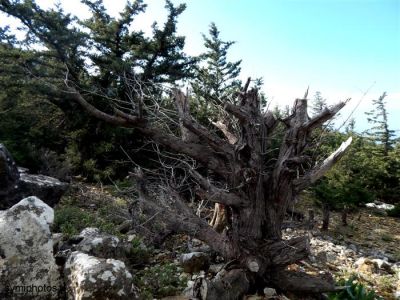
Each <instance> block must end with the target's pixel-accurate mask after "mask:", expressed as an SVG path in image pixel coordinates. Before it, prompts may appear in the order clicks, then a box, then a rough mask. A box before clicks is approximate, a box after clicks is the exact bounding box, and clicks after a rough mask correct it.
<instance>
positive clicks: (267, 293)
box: [264, 287, 277, 299]
mask: <svg viewBox="0 0 400 300" xmlns="http://www.w3.org/2000/svg"><path fill="white" fill-rule="evenodd" d="M264 295H265V297H266V298H267V299H269V298H272V297H275V296H277V293H276V290H275V289H273V288H269V287H266V288H264Z"/></svg>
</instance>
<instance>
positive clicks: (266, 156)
mask: <svg viewBox="0 0 400 300" xmlns="http://www.w3.org/2000/svg"><path fill="white" fill-rule="evenodd" d="M249 82H250V81H248V82H247V83H246V85H245V87H244V88H243V90H242V91H241V92H240V93H239V94H238V98H239V99H238V100H239V101H238V105H234V104H232V103H225V105H224V107H223V109H224V110H225V111H226V112H227V113H228V114H230V115H231V116H233V117H234V118H236V120H237V122H238V128H239V130H237V131H236V132H233V133H231V132H228V131H227V130H226V126H225V128H224V127H223V126H220V130H221V131H222V132H223V133H224V136H225V138H221V137H220V136H218V135H216V134H215V133H213V132H212V131H210V130H208V129H207V128H206V127H204V126H203V125H201V124H200V123H199V122H197V121H196V120H195V119H194V118H193V117H192V116H191V115H190V111H189V109H188V108H189V106H188V104H187V103H188V97H187V96H185V95H183V94H182V92H180V91H178V90H174V91H173V97H174V98H175V102H176V104H177V111H178V115H179V118H180V126H181V132H182V137H179V136H175V135H173V134H171V133H169V132H167V131H163V129H162V127H160V126H157V125H154V124H152V123H151V122H147V121H146V120H145V119H143V117H142V116H141V115H135V114H134V113H133V112H131V111H130V112H129V114H128V113H127V112H124V111H122V110H120V108H118V109H115V113H114V115H111V114H105V113H104V112H102V111H99V110H98V109H97V108H95V107H93V106H92V105H91V104H90V103H88V102H87V101H86V100H85V99H84V98H83V97H82V95H81V94H80V93H79V92H78V91H77V90H75V89H74V88H69V91H70V92H71V93H72V95H74V98H75V100H76V101H77V102H79V103H80V104H81V105H82V106H83V107H84V108H86V109H87V110H88V111H89V112H90V113H91V114H92V115H93V116H96V117H98V118H100V119H103V120H104V121H106V122H109V123H112V124H115V125H118V126H124V127H136V128H137V130H138V131H139V132H141V133H142V134H143V135H146V136H148V137H149V138H151V139H153V140H154V141H155V142H156V143H159V144H161V145H163V146H165V147H167V148H169V149H170V150H172V151H174V152H176V153H180V154H184V155H186V156H188V157H190V158H191V160H192V161H196V162H197V164H199V165H201V166H202V167H203V168H206V169H208V170H209V171H212V173H213V174H215V176H213V179H211V178H207V177H205V176H203V175H202V174H201V172H200V171H199V170H197V169H195V168H190V167H188V168H189V170H188V171H189V173H190V175H191V176H192V178H193V179H194V180H195V181H196V182H197V183H198V188H199V189H200V190H201V194H202V195H203V196H204V197H206V198H207V199H208V200H209V201H211V202H214V203H218V204H220V205H223V207H224V209H226V212H227V219H226V220H227V224H226V225H227V228H228V229H227V231H226V232H225V233H219V232H217V231H216V230H214V229H213V228H212V227H211V226H209V225H208V224H207V223H206V222H205V221H203V220H201V219H200V218H198V217H197V216H195V215H194V214H193V213H192V212H191V210H190V209H189V208H188V207H187V206H186V204H185V203H184V201H181V200H179V199H178V198H179V196H177V195H176V197H175V198H176V201H175V206H176V208H177V210H174V209H172V208H171V206H168V207H157V205H154V204H152V203H147V204H145V205H148V207H150V208H151V209H152V210H153V211H157V210H158V211H160V212H161V211H162V213H160V214H154V218H157V217H160V218H163V220H164V222H166V220H169V221H168V222H170V224H169V225H170V228H172V229H171V230H174V231H175V232H184V233H187V234H189V235H192V236H194V237H196V238H199V239H201V240H203V241H204V242H206V243H207V244H209V245H210V246H211V247H212V248H213V249H214V250H215V251H217V252H219V253H220V254H221V255H222V256H224V257H225V259H226V260H227V261H234V269H235V270H236V271H234V272H228V273H227V274H226V275H225V276H222V275H221V276H220V278H219V279H218V280H220V281H221V282H216V281H213V282H212V283H207V282H206V283H202V284H200V285H199V286H200V287H201V289H202V290H201V293H203V294H204V293H205V292H204V291H207V293H211V294H215V295H219V294H221V293H223V292H224V291H223V290H222V291H221V289H225V288H226V285H225V284H222V283H223V282H228V283H229V282H230V281H238V280H243V278H245V279H246V278H248V279H254V281H253V280H251V282H249V284H247V283H245V284H243V285H242V286H243V291H239V290H237V289H235V295H236V294H241V293H242V292H245V290H246V289H248V288H249V287H250V286H251V284H252V283H253V282H257V278H259V279H260V278H262V279H263V280H267V281H269V282H270V283H271V284H276V285H279V284H281V283H284V286H283V288H286V289H291V290H296V289H300V290H302V291H306V292H320V291H325V290H329V289H333V284H332V283H331V282H329V283H326V282H325V283H324V284H322V283H321V282H322V281H321V280H320V279H316V278H312V277H310V276H306V275H304V276H303V282H301V279H300V278H301V277H299V274H293V273H291V272H287V271H285V267H286V266H287V265H289V264H292V263H295V262H297V261H299V260H301V259H303V258H305V257H307V255H308V253H309V241H308V238H307V237H298V238H294V239H291V240H282V234H281V227H282V222H283V219H284V215H285V212H286V210H287V208H288V206H289V205H290V204H291V203H292V202H293V201H294V199H295V198H296V196H297V195H298V194H299V193H300V192H301V191H302V190H303V189H305V188H307V187H308V186H310V185H311V184H312V183H314V182H315V181H316V180H318V179H319V178H321V177H322V176H323V175H324V174H325V173H326V172H327V171H328V170H329V169H330V168H331V167H332V166H333V164H334V163H335V162H336V161H337V160H338V159H340V157H341V156H342V155H343V154H344V153H345V150H346V149H347V147H348V146H349V145H350V143H351V138H350V139H349V140H347V141H346V142H344V143H343V144H342V145H341V146H340V148H339V149H338V150H337V151H335V152H334V153H333V154H332V155H331V156H329V157H328V158H327V159H326V160H325V161H323V162H322V163H320V164H318V165H313V166H311V164H310V157H309V156H308V153H309V150H310V144H309V140H310V137H311V133H312V131H313V130H314V129H315V128H317V127H319V126H321V125H322V124H323V123H324V122H326V121H327V120H329V119H330V118H332V117H333V116H334V115H335V114H336V113H337V112H338V111H339V110H340V109H341V108H342V107H343V106H344V105H345V102H341V103H339V104H337V105H335V106H333V107H331V108H329V109H328V108H327V109H325V110H324V111H322V112H321V113H320V114H319V115H317V116H314V117H313V118H310V117H309V116H308V114H307V99H297V100H296V101H295V104H294V107H293V110H292V114H291V115H290V116H288V117H287V118H285V119H277V118H276V117H275V116H274V115H273V114H272V113H271V112H265V113H264V112H262V109H261V107H260V99H259V96H258V92H257V90H255V89H252V90H250V91H248V86H249ZM128 111H129V110H128ZM278 123H283V124H284V126H285V128H286V133H285V136H284V139H283V141H282V145H281V146H280V150H279V155H278V156H277V157H271V154H270V153H271V151H269V150H270V147H271V141H272V137H273V134H274V129H275V128H276V126H277V124H278ZM224 130H225V131H224ZM232 141H234V142H232ZM172 198H174V197H172ZM241 274H242V275H243V274H244V275H246V276H242V275H241ZM225 292H226V291H225ZM199 293H200V292H199ZM203 298H206V299H208V298H207V296H204V297H203Z"/></svg>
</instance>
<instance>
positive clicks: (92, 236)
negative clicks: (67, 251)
mask: <svg viewBox="0 0 400 300" xmlns="http://www.w3.org/2000/svg"><path fill="white" fill-rule="evenodd" d="M80 236H83V240H82V241H81V242H80V243H79V244H77V245H76V246H75V249H76V250H77V251H81V252H84V253H87V254H89V255H93V256H96V257H100V258H115V259H122V260H124V259H125V249H124V247H123V245H122V243H121V241H120V240H119V238H117V237H116V236H113V235H110V234H105V233H95V232H93V231H92V232H90V230H88V229H86V232H84V235H82V233H81V234H80Z"/></svg>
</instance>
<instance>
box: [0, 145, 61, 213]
mask: <svg viewBox="0 0 400 300" xmlns="http://www.w3.org/2000/svg"><path fill="white" fill-rule="evenodd" d="M67 187H68V185H67V184H66V183H63V182H61V181H59V180H58V179H56V178H52V177H48V176H44V175H33V174H28V173H27V170H26V169H23V168H18V167H17V165H16V163H15V161H14V160H13V158H12V156H11V154H10V153H9V152H8V150H7V149H6V147H5V146H4V145H3V144H0V209H7V208H10V207H11V206H13V205H14V204H16V203H18V202H19V201H20V200H21V199H23V198H26V197H29V196H36V197H38V198H40V199H41V200H42V201H43V202H45V203H46V204H47V205H49V206H52V207H53V206H55V205H56V204H57V203H58V202H59V201H60V198H61V196H62V195H63V194H64V192H65V191H66V189H67Z"/></svg>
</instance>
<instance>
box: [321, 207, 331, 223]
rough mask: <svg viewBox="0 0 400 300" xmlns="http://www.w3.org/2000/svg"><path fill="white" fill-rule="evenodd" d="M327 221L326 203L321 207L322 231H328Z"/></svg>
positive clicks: (328, 216)
mask: <svg viewBox="0 0 400 300" xmlns="http://www.w3.org/2000/svg"><path fill="white" fill-rule="evenodd" d="M329 219H330V208H329V205H328V204H327V203H324V204H323V205H322V227H321V229H322V230H328V229H329Z"/></svg>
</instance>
